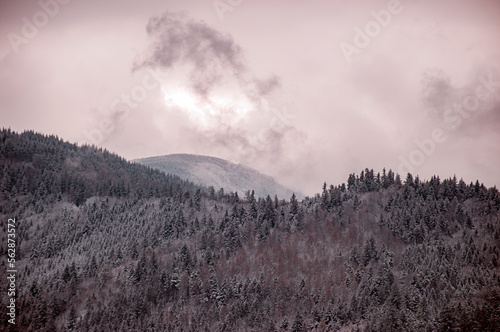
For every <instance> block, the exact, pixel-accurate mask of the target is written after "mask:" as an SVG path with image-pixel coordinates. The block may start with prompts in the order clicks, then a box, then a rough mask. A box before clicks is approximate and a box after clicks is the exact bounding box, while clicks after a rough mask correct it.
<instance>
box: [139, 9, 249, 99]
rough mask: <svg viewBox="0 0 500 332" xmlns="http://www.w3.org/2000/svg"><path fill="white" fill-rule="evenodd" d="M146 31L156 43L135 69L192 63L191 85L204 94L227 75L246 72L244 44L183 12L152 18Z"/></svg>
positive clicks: (150, 47)
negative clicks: (242, 46)
mask: <svg viewBox="0 0 500 332" xmlns="http://www.w3.org/2000/svg"><path fill="white" fill-rule="evenodd" d="M146 31H147V33H148V36H149V37H150V38H151V39H152V40H153V42H152V43H151V45H150V46H149V48H148V50H147V52H146V55H145V58H144V59H143V60H139V61H137V62H136V63H135V64H134V67H133V70H137V69H139V68H142V67H154V68H162V69H172V68H174V67H175V66H178V65H191V72H190V75H189V76H190V80H191V88H192V89H193V90H194V91H195V92H197V93H198V94H200V95H203V96H206V95H207V94H208V93H210V90H211V87H212V86H214V85H215V84H217V83H220V82H221V80H222V79H223V78H224V76H226V75H227V74H232V75H234V76H235V77H240V76H241V75H243V74H244V73H245V72H246V71H247V69H246V66H245V65H244V64H243V63H244V58H243V54H242V51H241V47H240V46H238V45H237V44H236V43H235V42H234V41H233V39H232V37H231V36H229V35H224V34H222V33H220V32H218V31H217V30H215V29H213V28H211V27H209V26H208V25H207V24H206V23H204V22H197V21H194V20H192V19H190V18H189V17H188V16H187V14H186V13H184V12H179V13H171V12H165V13H164V14H163V15H161V16H157V17H152V18H150V19H149V22H148V24H147V27H146Z"/></svg>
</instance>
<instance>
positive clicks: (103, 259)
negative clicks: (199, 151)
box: [0, 129, 500, 332]
mask: <svg viewBox="0 0 500 332" xmlns="http://www.w3.org/2000/svg"><path fill="white" fill-rule="evenodd" d="M318 189H320V188H318ZM0 219H1V220H3V221H4V225H3V227H0V239H1V241H2V243H4V245H2V247H1V249H0V254H1V255H2V257H3V259H1V260H0V269H1V270H2V271H4V273H5V275H4V276H5V277H4V278H8V279H7V282H2V283H0V293H1V294H3V295H2V296H0V306H1V307H3V308H5V309H6V310H7V312H5V317H6V318H5V319H2V321H0V330H1V331H6V332H10V331H47V332H48V331H86V332H97V331H174V332H175V331H287V332H289V331H366V332H375V331H412V332H418V331H499V330H500V307H499V305H498V304H499V303H500V264H499V263H500V193H499V192H498V190H497V188H496V187H492V188H487V187H485V186H484V185H483V184H481V183H480V182H479V181H475V182H473V183H470V184H467V183H465V182H464V181H463V180H460V179H457V178H455V177H453V178H447V179H441V178H439V177H438V176H433V177H431V178H430V179H428V180H423V179H420V178H419V177H418V176H413V175H412V174H407V175H406V176H405V177H404V178H403V179H402V178H401V177H400V175H398V174H395V173H394V172H392V171H391V170H389V171H387V172H386V170H385V169H384V170H382V172H381V173H378V172H374V171H373V170H371V169H365V170H362V171H361V172H360V173H359V174H350V175H348V177H347V181H346V183H341V184H337V185H330V186H327V185H325V186H324V187H323V189H322V190H321V191H320V192H319V193H318V194H316V195H314V196H312V197H308V198H305V199H303V200H302V201H298V200H297V199H295V196H292V197H290V199H289V200H279V199H272V198H270V197H266V198H259V197H253V196H251V195H250V196H248V197H246V198H245V199H241V198H239V197H238V196H236V195H234V194H229V193H223V192H221V191H219V192H217V193H214V192H213V191H210V190H208V189H207V188H206V187H202V186H198V185H195V184H193V183H192V182H189V181H186V180H183V179H180V178H179V177H177V176H175V175H170V174H168V175H167V174H164V173H163V172H161V171H158V170H154V169H151V168H150V167H146V166H144V165H140V164H137V163H131V162H128V161H126V160H125V159H123V158H122V157H120V156H118V155H115V154H112V153H109V152H108V151H106V150H103V149H98V148H95V147H91V146H81V147H79V146H77V145H74V144H70V143H68V142H64V141H62V140H61V139H59V138H57V137H55V136H45V135H41V134H38V133H34V132H31V131H29V132H24V133H21V134H18V133H16V132H12V131H10V130H5V129H4V130H1V131H0ZM7 270H14V272H8V273H7Z"/></svg>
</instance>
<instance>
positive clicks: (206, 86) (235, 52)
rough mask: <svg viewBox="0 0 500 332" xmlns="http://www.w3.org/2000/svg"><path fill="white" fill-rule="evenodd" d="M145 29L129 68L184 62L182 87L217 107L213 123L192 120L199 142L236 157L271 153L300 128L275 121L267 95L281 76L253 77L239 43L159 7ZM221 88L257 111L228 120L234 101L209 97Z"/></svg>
mask: <svg viewBox="0 0 500 332" xmlns="http://www.w3.org/2000/svg"><path fill="white" fill-rule="evenodd" d="M146 31H147V33H148V35H149V37H150V38H151V40H152V41H151V44H150V45H149V47H148V48H147V50H146V52H145V55H144V57H143V58H142V59H141V60H139V61H136V63H135V64H134V66H133V70H134V71H136V70H139V69H141V68H144V67H149V68H155V69H159V70H164V71H167V72H168V71H170V70H172V71H174V70H176V69H177V68H186V67H187V68H188V72H187V73H185V75H184V76H185V77H184V79H185V80H187V82H186V83H184V84H185V85H187V88H189V89H190V91H191V92H193V93H195V94H196V95H197V96H198V97H199V98H200V99H201V100H204V101H205V103H206V104H209V105H210V107H213V108H216V107H219V110H218V111H219V112H220V114H211V115H210V119H211V121H213V122H214V123H216V124H217V125H216V126H210V127H209V128H206V127H202V128H200V127H197V126H196V125H193V128H192V129H193V133H194V134H196V135H197V136H198V137H200V140H201V141H202V142H203V143H204V144H208V145H210V146H218V147H226V148H231V147H232V149H233V150H234V151H236V152H237V154H238V155H239V156H240V157H241V159H252V158H256V157H259V158H273V159H275V158H279V156H280V155H281V154H282V151H283V148H282V147H283V145H284V140H285V139H286V137H287V135H288V136H289V135H292V134H296V135H299V134H300V132H299V131H298V130H297V129H296V128H294V127H293V126H292V125H291V123H290V122H289V121H286V122H285V123H280V125H277V122H280V121H281V122H283V119H282V118H283V116H280V115H281V113H280V112H279V111H277V110H276V109H275V108H276V107H274V106H273V105H272V102H271V100H272V99H273V97H272V95H273V93H275V92H276V91H277V90H278V89H279V88H280V87H281V78H280V77H279V76H277V75H274V74H272V75H269V77H268V78H265V79H260V78H257V77H255V76H254V75H253V74H252V72H251V70H250V69H249V68H248V66H247V65H246V63H245V56H244V54H243V51H242V48H241V47H240V46H239V45H238V44H237V43H236V42H235V41H234V40H233V38H232V37H231V36H229V35H225V34H222V33H221V32H219V31H217V30H215V29H213V28H212V27H210V26H208V25H207V24H206V23H204V22H199V21H195V20H193V19H191V18H190V17H189V16H188V15H187V14H186V13H184V12H180V13H179V12H176V13H172V12H165V13H164V14H162V15H160V16H158V17H153V18H150V19H149V22H148V24H147V27H146ZM176 84H177V85H179V84H182V83H179V82H178V81H177V82H176ZM221 89H222V90H224V89H227V90H230V91H232V92H234V91H236V92H237V93H238V94H240V95H243V96H244V97H245V98H246V99H247V101H248V102H250V103H251V106H252V108H253V109H254V110H255V111H257V113H258V115H256V114H252V115H251V116H249V117H248V118H246V119H245V121H244V122H245V123H244V124H242V123H238V121H228V120H227V115H228V113H229V114H231V112H236V110H235V108H237V107H238V105H234V107H226V108H223V107H222V106H218V105H216V104H215V103H214V102H212V101H211V99H210V97H211V95H212V93H213V92H214V90H217V91H220V90H221ZM232 92H231V93H232Z"/></svg>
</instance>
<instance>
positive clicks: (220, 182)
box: [134, 153, 302, 199]
mask: <svg viewBox="0 0 500 332" xmlns="http://www.w3.org/2000/svg"><path fill="white" fill-rule="evenodd" d="M134 162H136V163H139V164H143V165H146V166H150V167H152V168H156V169H158V170H161V171H163V172H165V173H170V174H174V175H177V176H179V177H181V178H183V179H186V180H189V181H192V182H194V183H196V184H201V185H204V186H213V187H214V188H215V189H219V188H224V190H225V191H226V192H238V195H244V194H245V192H246V191H248V190H254V191H255V195H256V196H258V197H266V196H267V195H271V196H274V195H278V197H279V198H283V199H289V198H290V197H291V196H292V194H293V191H292V190H291V189H289V188H287V187H285V186H283V185H281V184H279V183H278V182H276V181H275V180H274V179H273V178H272V177H271V176H269V175H265V174H262V173H260V172H259V171H257V170H255V169H253V168H250V167H248V166H246V165H242V164H235V163H233V162H230V161H227V160H225V159H221V158H217V157H212V156H203V155H195V154H185V153H177V154H170V155H165V156H156V157H148V158H141V159H136V160H134ZM296 195H297V196H298V197H300V196H302V195H301V194H300V193H296Z"/></svg>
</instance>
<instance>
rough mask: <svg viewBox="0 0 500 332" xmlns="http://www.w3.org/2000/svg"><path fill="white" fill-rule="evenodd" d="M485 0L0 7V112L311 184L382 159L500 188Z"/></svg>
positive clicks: (118, 143)
mask: <svg viewBox="0 0 500 332" xmlns="http://www.w3.org/2000/svg"><path fill="white" fill-rule="evenodd" d="M499 31H500V2H499V1H495V0H478V1H472V0H469V1H463V0H435V1H425V0H400V1H397V0H390V1H379V0H371V1H362V0H359V1H337V0H330V1H320V0H312V1H307V2H306V1H298V0H289V1H286V2H285V1H277V0H267V1H264V0H253V1H249V0H215V1H213V0H203V1H195V0H187V1H182V2H181V1H173V0H162V1H157V0H144V1H141V2H139V1H132V0H120V1H118V0H117V1H114V0H106V1H105V0H100V1H95V0H90V1H83V0H40V1H9V2H7V1H1V2H0V125H1V126H2V127H5V128H11V129H12V130H15V131H19V132H22V131H24V130H34V131H37V132H40V133H43V134H55V135H58V136H59V137H60V138H63V139H64V140H66V141H70V142H73V143H78V144H80V145H81V144H93V145H96V146H100V147H103V148H106V149H108V150H110V151H112V152H115V153H117V154H119V155H121V156H123V157H124V158H126V159H128V160H133V159H136V158H143V157H150V156H158V155H166V154H172V153H192V154H201V155H209V156H215V157H219V158H224V159H227V160H229V161H232V162H235V163H241V164H244V165H247V166H249V167H252V168H255V169H257V170H259V171H261V172H262V173H265V174H268V175H271V176H273V177H274V178H275V179H276V180H277V181H279V182H280V183H282V184H284V185H286V186H288V187H290V188H292V189H294V190H296V191H300V192H301V193H303V194H306V195H313V194H314V193H316V192H319V191H320V190H321V187H322V184H323V183H324V182H327V184H328V185H330V184H334V185H337V184H341V183H342V182H345V181H346V179H347V177H348V175H349V174H350V173H356V174H359V172H360V171H361V170H364V169H365V168H368V169H374V170H375V172H381V171H382V169H383V168H384V167H385V168H386V169H387V170H388V169H392V170H394V171H395V172H397V173H400V174H401V175H402V177H403V178H404V176H405V175H406V173H408V172H411V173H412V174H414V175H419V176H420V178H421V179H429V178H430V177H431V176H432V175H438V176H440V177H441V178H449V177H453V176H454V175H456V176H457V177H458V178H463V179H464V181H466V182H467V183H469V182H471V181H476V179H479V181H480V182H482V183H484V184H485V185H486V186H488V187H491V186H494V185H496V186H497V187H498V185H499V184H500V172H499V170H500V167H499V166H500V144H498V143H499V142H500V38H499V34H500V33H499Z"/></svg>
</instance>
